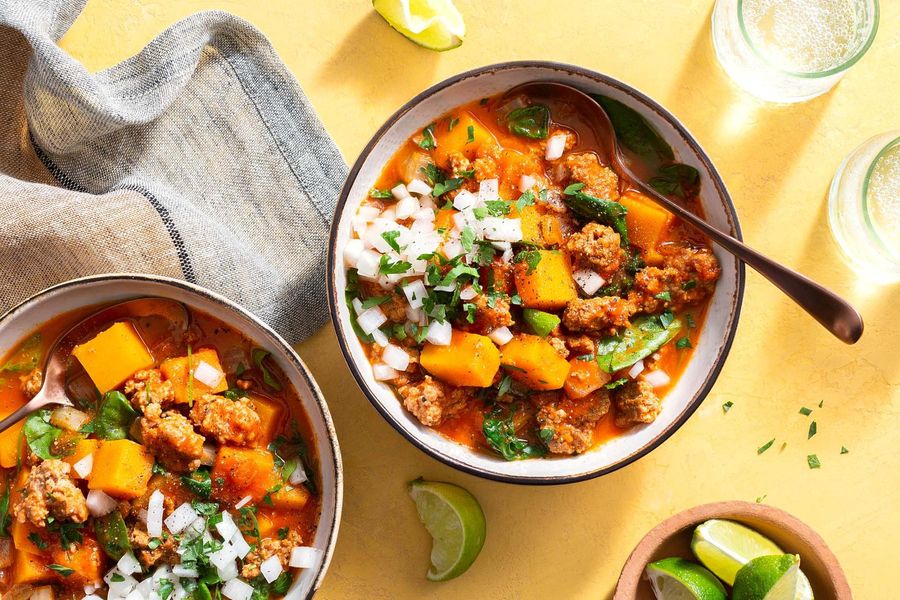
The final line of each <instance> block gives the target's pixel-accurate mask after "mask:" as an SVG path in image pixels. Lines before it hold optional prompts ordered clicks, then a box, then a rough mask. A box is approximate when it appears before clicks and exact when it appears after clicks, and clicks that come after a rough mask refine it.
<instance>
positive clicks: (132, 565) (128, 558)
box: [116, 551, 141, 575]
mask: <svg viewBox="0 0 900 600" xmlns="http://www.w3.org/2000/svg"><path fill="white" fill-rule="evenodd" d="M116 566H117V567H119V570H120V571H122V573H124V574H125V575H133V574H134V573H140V572H141V563H139V562H138V559H136V558H135V557H134V554H133V553H132V552H130V551H129V552H126V553H125V554H123V555H122V558H120V559H119V562H117V563H116Z"/></svg>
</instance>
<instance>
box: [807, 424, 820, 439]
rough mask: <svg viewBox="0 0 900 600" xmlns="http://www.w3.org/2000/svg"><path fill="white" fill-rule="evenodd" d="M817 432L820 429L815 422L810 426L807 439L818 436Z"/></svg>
mask: <svg viewBox="0 0 900 600" xmlns="http://www.w3.org/2000/svg"><path fill="white" fill-rule="evenodd" d="M817 431H818V427H817V425H816V422H815V421H813V422H812V423H810V424H809V431H808V432H807V434H806V439H810V438H812V436H814V435H816V432H817Z"/></svg>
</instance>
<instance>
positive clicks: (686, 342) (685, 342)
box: [675, 336, 694, 350]
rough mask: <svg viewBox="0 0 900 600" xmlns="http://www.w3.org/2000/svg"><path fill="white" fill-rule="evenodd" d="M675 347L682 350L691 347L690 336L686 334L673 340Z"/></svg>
mask: <svg viewBox="0 0 900 600" xmlns="http://www.w3.org/2000/svg"><path fill="white" fill-rule="evenodd" d="M675 347H676V348H678V349H679V350H684V349H685V348H693V347H694V346H693V345H692V344H691V340H690V338H688V337H687V336H685V337H683V338H680V339H679V340H678V341H677V342H675Z"/></svg>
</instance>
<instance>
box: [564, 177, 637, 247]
mask: <svg viewBox="0 0 900 600" xmlns="http://www.w3.org/2000/svg"><path fill="white" fill-rule="evenodd" d="M570 187H571V186H570ZM567 189H568V188H567ZM565 200H566V204H567V205H568V206H569V208H571V209H572V211H573V212H574V213H575V214H577V215H578V216H580V217H581V218H583V219H587V220H589V221H597V222H598V223H603V224H604V225H609V226H610V227H612V228H613V229H614V230H615V231H616V233H618V234H619V238H620V239H621V245H622V247H623V248H628V246H629V240H628V225H627V224H626V223H625V215H626V214H628V209H627V208H625V206H624V205H623V204H619V203H618V202H613V201H612V200H604V199H603V198H597V197H595V196H591V195H590V194H585V193H584V192H581V191H576V192H574V193H571V194H568V195H566V199H565Z"/></svg>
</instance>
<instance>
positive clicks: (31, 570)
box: [11, 552, 53, 583]
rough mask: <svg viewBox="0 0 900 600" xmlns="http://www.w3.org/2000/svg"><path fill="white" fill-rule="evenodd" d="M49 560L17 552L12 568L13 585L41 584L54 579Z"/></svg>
mask: <svg viewBox="0 0 900 600" xmlns="http://www.w3.org/2000/svg"><path fill="white" fill-rule="evenodd" d="M47 565H48V562H47V560H46V559H45V558H44V557H43V556H40V555H37V554H31V553H29V552H16V561H15V563H13V568H12V577H11V579H12V583H41V582H44V581H50V580H52V579H53V571H52V570H50V568H49V567H48V566H47Z"/></svg>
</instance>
